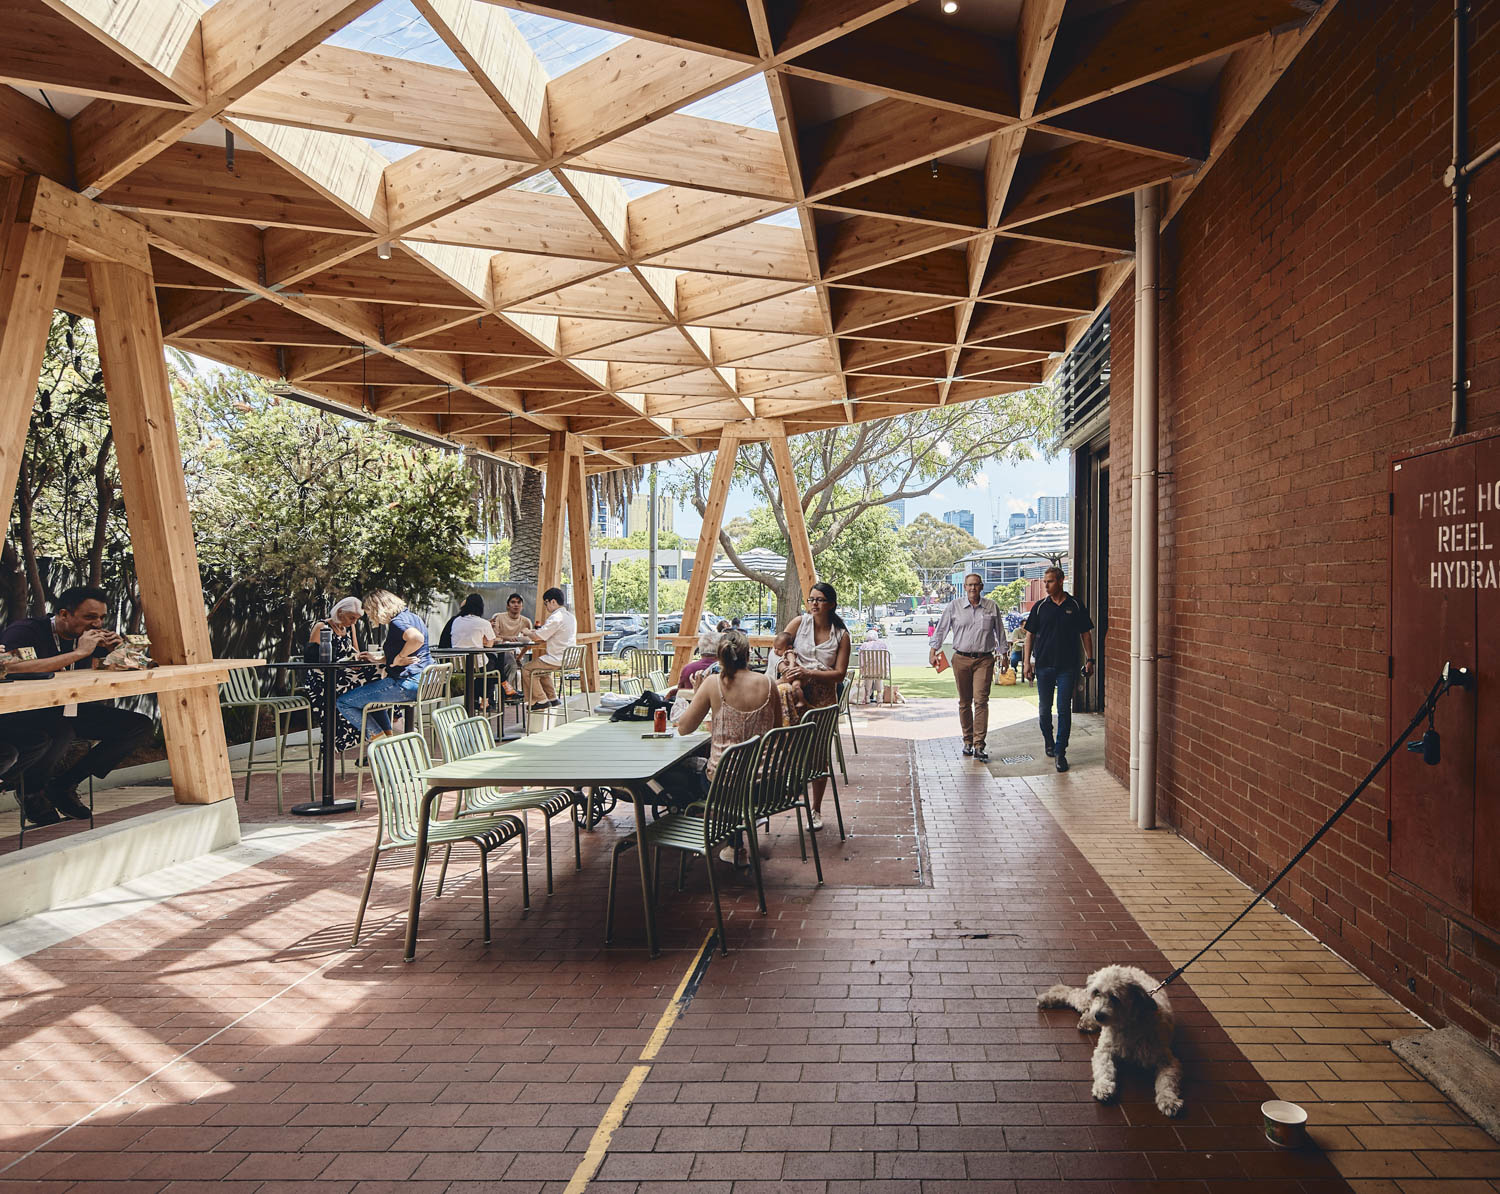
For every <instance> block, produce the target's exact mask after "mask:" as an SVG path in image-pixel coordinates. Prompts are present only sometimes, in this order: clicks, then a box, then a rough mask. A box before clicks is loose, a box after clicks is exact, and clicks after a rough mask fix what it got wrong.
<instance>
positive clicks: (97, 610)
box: [0, 585, 151, 824]
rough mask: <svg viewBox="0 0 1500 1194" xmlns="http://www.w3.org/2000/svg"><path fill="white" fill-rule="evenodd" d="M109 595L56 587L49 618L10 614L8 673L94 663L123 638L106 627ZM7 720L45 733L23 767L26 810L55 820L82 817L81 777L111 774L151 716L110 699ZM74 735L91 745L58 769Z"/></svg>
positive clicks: (20, 675)
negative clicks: (39, 751)
mask: <svg viewBox="0 0 1500 1194" xmlns="http://www.w3.org/2000/svg"><path fill="white" fill-rule="evenodd" d="M107 597H108V594H106V593H105V592H104V590H103V589H96V588H93V587H90V586H87V585H79V586H77V587H75V588H72V589H67V590H66V591H64V592H62V593H60V594H59V595H58V598H57V601H56V603H55V612H54V613H53V615H52V616H51V617H50V618H23V619H21V620H20V621H18V622H12V623H11V624H10V625H9V626H7V627H6V628H5V633H4V634H3V635H0V644H3V645H4V646H5V649H6V650H7V651H10V652H11V653H12V654H13V655H14V656H16V658H15V659H13V660H12V661H11V663H10V666H9V674H10V675H11V676H12V677H15V678H17V679H21V680H24V679H26V678H27V677H28V676H29V677H34V678H36V679H45V678H46V677H48V676H51V675H53V674H54V673H56V672H60V671H66V670H68V669H69V668H91V667H93V666H94V664H95V661H96V660H99V659H102V658H104V656H106V655H108V654H109V653H110V651H111V650H113V649H114V648H115V647H116V646H118V645H119V642H120V636H119V635H117V634H115V633H114V632H113V631H111V630H105V629H103V623H104V615H105V614H106V613H107V612H108V608H109V607H108V606H107V605H106V604H105V601H106V599H107ZM8 720H9V721H11V723H12V725H13V726H19V727H21V728H22V729H25V730H29V731H31V732H33V733H35V734H36V735H37V736H39V737H40V736H45V737H47V738H48V739H50V743H49V748H48V750H47V752H46V754H45V755H43V756H42V757H41V758H40V759H39V760H37V761H36V762H35V763H34V764H33V765H32V766H31V768H30V770H29V771H28V773H27V774H26V791H27V793H28V796H27V801H26V803H27V813H28V815H29V816H30V817H31V819H32V820H40V821H41V822H42V823H44V824H50V823H51V822H54V821H56V820H58V819H59V818H58V814H59V813H61V814H62V815H63V816H66V817H73V818H75V819H80V820H87V819H88V816H89V807H88V805H86V804H84V803H83V801H81V800H80V799H79V798H78V785H79V784H81V783H82V782H83V781H84V780H85V779H87V778H88V777H89V776H90V775H93V776H96V777H98V778H100V779H102V778H103V777H104V776H106V775H108V774H109V773H110V772H111V771H113V770H114V769H115V768H116V767H118V766H119V765H120V762H121V760H123V759H124V758H125V757H126V756H127V755H128V754H130V753H131V751H133V750H135V749H136V748H137V747H139V746H141V745H143V744H144V743H145V742H146V740H147V739H148V738H150V736H151V719H150V718H149V717H146V716H144V715H142V714H140V713H132V712H130V711H129V710H126V709H120V708H118V707H116V705H115V704H114V702H112V701H89V702H86V703H84V704H80V705H77V706H73V705H69V706H64V707H57V706H54V707H52V708H49V709H28V710H26V711H25V712H22V713H14V714H11V715H10V718H9V719H8ZM75 738H84V739H88V740H90V741H92V742H93V743H94V747H93V749H91V750H90V751H89V752H88V753H87V754H85V755H84V756H83V758H82V759H80V760H79V761H78V762H77V763H75V764H73V766H71V767H69V768H68V769H67V770H66V771H61V772H59V771H58V768H59V766H60V765H61V763H62V759H63V756H64V755H66V753H67V750H68V747H69V746H70V745H71V744H72V742H73V739H75ZM33 793H34V794H35V795H34V796H33V795H32V794H33ZM33 801H35V803H33ZM37 814H40V816H38V815H37Z"/></svg>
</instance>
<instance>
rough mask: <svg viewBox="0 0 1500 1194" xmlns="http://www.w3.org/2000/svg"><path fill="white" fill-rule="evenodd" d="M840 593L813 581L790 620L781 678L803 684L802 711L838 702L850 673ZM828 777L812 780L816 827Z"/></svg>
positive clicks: (813, 814) (813, 817) (847, 633)
mask: <svg viewBox="0 0 1500 1194" xmlns="http://www.w3.org/2000/svg"><path fill="white" fill-rule="evenodd" d="M838 605H839V595H838V593H836V592H835V591H834V588H833V586H832V585H831V584H829V583H828V582H827V581H825V580H820V581H818V583H817V584H815V585H813V587H812V590H811V591H810V592H809V593H808V595H807V613H805V614H798V615H797V616H796V617H795V618H793V619H792V620H791V621H790V622H788V623H787V626H786V632H787V633H788V634H790V635H791V636H792V643H793V648H792V657H791V660H790V662H791V667H787V666H785V665H783V666H782V669H781V678H782V679H783V680H785V681H787V682H788V683H790V684H792V685H793V688H794V691H795V690H796V688H798V687H800V689H801V696H800V699H799V701H798V711H799V715H800V713H804V712H806V711H807V710H808V709H820V708H823V707H824V706H827V705H836V704H838V699H839V685H840V684H841V683H842V682H843V680H844V677H845V676H846V675H848V674H849V628H848V627H847V626H845V625H844V619H843V618H841V617H839V612H838ZM827 787H828V781H827V780H826V779H815V780H813V783H812V818H811V820H812V827H813V828H814V829H822V828H823V817H822V808H823V792H824V791H825V790H826V789H827Z"/></svg>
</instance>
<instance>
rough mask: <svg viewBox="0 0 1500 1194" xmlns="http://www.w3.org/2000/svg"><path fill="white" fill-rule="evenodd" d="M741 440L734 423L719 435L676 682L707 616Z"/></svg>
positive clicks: (676, 655) (675, 657) (676, 658)
mask: <svg viewBox="0 0 1500 1194" xmlns="http://www.w3.org/2000/svg"><path fill="white" fill-rule="evenodd" d="M739 451H740V441H739V436H738V433H737V432H736V430H735V429H734V426H733V424H730V425H728V426H726V427H725V428H724V431H723V433H722V434H721V435H720V437H719V451H718V454H717V455H716V456H715V457H714V473H713V478H712V479H711V480H710V481H709V483H708V503H707V504H706V505H705V506H704V508H703V526H702V527H701V528H699V530H698V550H697V552H696V553H695V554H694V556H693V576H692V579H691V580H690V581H689V582H688V592H687V601H686V602H685V603H684V604H683V607H682V625H681V626H679V627H678V630H677V644H676V647H675V649H674V650H673V652H672V676H671V678H672V682H673V683H674V684H675V683H676V682H677V677H678V676H680V675H681V674H682V668H683V665H684V664H685V663H687V661H688V657H689V656H690V655H691V654H692V650H693V642H694V640H696V639H697V637H698V619H699V618H701V617H702V616H703V602H704V599H705V598H706V597H707V596H708V574H709V573H710V572H712V571H713V566H714V554H715V550H716V547H717V545H718V542H719V527H720V526H722V525H723V522H724V505H725V503H726V502H728V501H729V485H730V482H732V481H733V480H734V462H735V458H736V457H737V456H738V455H739Z"/></svg>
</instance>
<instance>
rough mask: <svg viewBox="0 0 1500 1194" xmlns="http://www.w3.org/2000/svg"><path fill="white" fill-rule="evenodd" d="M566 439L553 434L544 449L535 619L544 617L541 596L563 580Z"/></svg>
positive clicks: (562, 434)
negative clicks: (545, 450)
mask: <svg viewBox="0 0 1500 1194" xmlns="http://www.w3.org/2000/svg"><path fill="white" fill-rule="evenodd" d="M569 463H570V462H569V460H568V449H567V436H566V435H565V434H564V433H563V432H561V431H554V432H553V433H552V436H551V439H550V441H549V443H548V447H547V484H546V488H545V489H544V490H543V491H542V556H541V560H540V561H539V562H538V564H537V570H536V620H537V623H538V624H539V625H540V624H541V622H542V621H544V620H545V619H546V617H547V610H546V608H545V607H544V606H543V604H542V594H543V593H545V592H546V591H547V590H548V589H550V588H552V587H553V586H554V585H556V584H557V583H558V582H559V581H560V580H562V539H563V515H564V514H565V513H566V512H567V508H568V507H567V491H568V465H569Z"/></svg>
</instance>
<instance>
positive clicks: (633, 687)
mask: <svg viewBox="0 0 1500 1194" xmlns="http://www.w3.org/2000/svg"><path fill="white" fill-rule="evenodd" d="M645 691H646V681H645V680H643V679H641V677H639V676H621V677H620V692H621V693H623V694H624V695H625V696H640V695H641V693H643V692H645Z"/></svg>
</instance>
